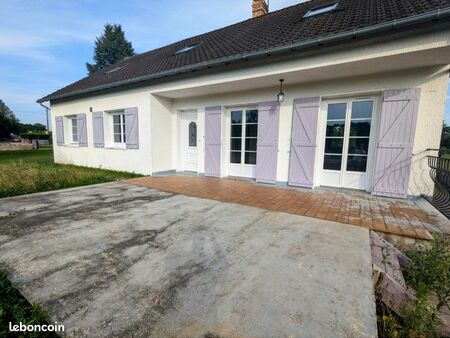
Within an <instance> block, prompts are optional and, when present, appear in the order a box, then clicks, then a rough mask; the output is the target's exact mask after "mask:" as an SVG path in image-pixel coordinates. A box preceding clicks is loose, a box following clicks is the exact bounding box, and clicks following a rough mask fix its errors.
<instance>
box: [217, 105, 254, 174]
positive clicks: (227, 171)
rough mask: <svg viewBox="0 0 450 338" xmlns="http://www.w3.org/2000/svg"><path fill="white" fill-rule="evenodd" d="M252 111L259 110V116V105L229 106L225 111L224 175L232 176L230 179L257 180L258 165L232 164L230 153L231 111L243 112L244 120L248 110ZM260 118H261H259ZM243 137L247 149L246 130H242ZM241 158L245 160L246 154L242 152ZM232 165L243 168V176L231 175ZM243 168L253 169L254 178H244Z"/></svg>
mask: <svg viewBox="0 0 450 338" xmlns="http://www.w3.org/2000/svg"><path fill="white" fill-rule="evenodd" d="M251 109H256V110H258V114H259V107H258V105H257V104H247V105H246V104H244V105H239V106H228V107H226V109H225V114H224V117H225V123H224V127H225V132H224V137H225V156H224V159H225V162H224V167H225V170H224V174H225V176H230V177H239V178H249V179H255V178H256V164H245V163H241V164H232V163H230V152H231V111H235V110H242V113H243V114H242V118H243V119H244V117H245V111H246V110H251ZM258 117H259V116H258ZM258 123H259V119H258ZM242 133H243V134H242V136H243V142H242V145H243V146H244V147H245V135H244V128H242ZM241 156H243V157H242V158H244V152H242V154H241ZM230 165H235V166H238V165H239V166H240V167H241V171H240V172H241V175H232V174H233V173H230ZM242 166H247V167H248V168H249V170H250V169H253V172H254V176H253V177H248V176H242Z"/></svg>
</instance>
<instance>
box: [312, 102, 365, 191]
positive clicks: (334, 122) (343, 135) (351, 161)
mask: <svg viewBox="0 0 450 338" xmlns="http://www.w3.org/2000/svg"><path fill="white" fill-rule="evenodd" d="M373 112H374V100H354V101H351V100H349V101H338V102H330V103H328V104H327V108H326V121H324V123H325V139H324V148H323V166H322V175H321V179H320V182H321V185H324V186H333V187H343V188H352V189H361V190H362V189H364V190H366V189H367V183H368V182H367V181H368V174H367V172H368V167H369V161H370V160H371V156H369V155H371V153H372V151H371V148H372V143H373V142H371V141H372V139H371V135H372V134H373V132H372V129H373Z"/></svg>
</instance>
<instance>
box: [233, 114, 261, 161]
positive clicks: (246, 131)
mask: <svg viewBox="0 0 450 338" xmlns="http://www.w3.org/2000/svg"><path fill="white" fill-rule="evenodd" d="M257 139H258V110H257V109H248V110H235V111H232V112H231V139H230V163H233V164H241V163H244V164H250V165H255V164H256V144H257ZM242 155H244V156H242Z"/></svg>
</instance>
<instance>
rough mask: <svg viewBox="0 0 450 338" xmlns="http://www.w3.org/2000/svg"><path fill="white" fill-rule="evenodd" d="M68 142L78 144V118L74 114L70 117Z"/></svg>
mask: <svg viewBox="0 0 450 338" xmlns="http://www.w3.org/2000/svg"><path fill="white" fill-rule="evenodd" d="M75 131H76V132H75ZM75 136H76V139H75ZM70 143H72V144H78V119H77V116H76V115H75V116H71V117H70Z"/></svg>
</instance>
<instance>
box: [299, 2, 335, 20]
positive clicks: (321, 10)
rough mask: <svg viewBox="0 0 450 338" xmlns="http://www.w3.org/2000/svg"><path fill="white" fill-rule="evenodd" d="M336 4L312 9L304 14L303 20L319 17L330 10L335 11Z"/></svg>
mask: <svg viewBox="0 0 450 338" xmlns="http://www.w3.org/2000/svg"><path fill="white" fill-rule="evenodd" d="M337 5H338V3H337V2H334V3H331V4H328V5H325V6H320V7H316V8H313V9H310V10H309V11H308V12H306V14H305V15H304V16H303V17H304V18H309V17H311V16H316V15H320V14H323V13H327V12H330V11H332V10H335V9H336V7H337Z"/></svg>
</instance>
